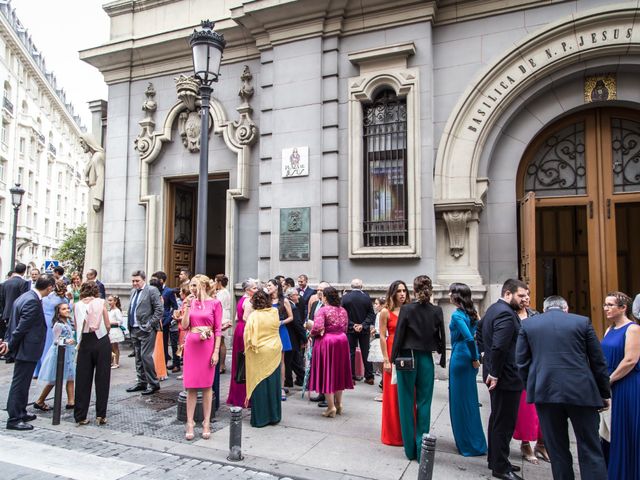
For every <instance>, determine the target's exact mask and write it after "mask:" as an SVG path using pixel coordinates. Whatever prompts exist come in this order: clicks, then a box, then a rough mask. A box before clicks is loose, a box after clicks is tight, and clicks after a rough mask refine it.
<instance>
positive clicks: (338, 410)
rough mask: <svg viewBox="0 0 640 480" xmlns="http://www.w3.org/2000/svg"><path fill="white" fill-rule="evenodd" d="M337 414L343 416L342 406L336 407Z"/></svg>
mask: <svg viewBox="0 0 640 480" xmlns="http://www.w3.org/2000/svg"><path fill="white" fill-rule="evenodd" d="M336 414H337V415H342V405H336Z"/></svg>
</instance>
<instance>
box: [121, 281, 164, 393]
mask: <svg viewBox="0 0 640 480" xmlns="http://www.w3.org/2000/svg"><path fill="white" fill-rule="evenodd" d="M146 278H147V277H146V275H145V273H144V272H143V271H141V270H136V271H135V272H133V273H132V274H131V285H132V286H133V289H132V290H131V297H130V298H131V301H130V303H129V310H128V311H129V314H128V317H127V322H128V324H129V331H130V332H131V341H132V342H133V351H134V353H135V357H136V374H137V379H138V381H137V383H136V384H135V385H134V386H133V387H130V388H127V392H142V395H151V394H152V393H155V392H157V391H158V390H160V382H159V381H158V376H157V375H156V367H155V365H154V363H153V349H154V347H155V344H156V332H158V330H160V329H161V328H162V326H161V325H162V313H163V308H162V300H160V292H159V291H158V289H157V288H155V287H153V288H149V285H147V284H146V282H145V279H146Z"/></svg>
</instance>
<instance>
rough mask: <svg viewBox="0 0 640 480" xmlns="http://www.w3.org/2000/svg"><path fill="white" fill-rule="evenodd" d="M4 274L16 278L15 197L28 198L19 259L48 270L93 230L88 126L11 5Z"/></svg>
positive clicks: (0, 234) (2, 39)
mask: <svg viewBox="0 0 640 480" xmlns="http://www.w3.org/2000/svg"><path fill="white" fill-rule="evenodd" d="M0 84H1V85H3V98H2V118H1V121H2V128H1V130H0V272H2V275H4V274H6V273H7V271H9V270H10V268H11V265H9V263H10V261H11V243H12V232H13V215H14V212H13V206H12V203H11V194H10V193H9V189H10V188H12V187H13V186H14V184H15V183H20V184H21V186H22V188H24V190H25V194H24V196H23V200H22V206H21V207H20V211H19V217H18V231H17V252H16V259H17V261H21V262H23V263H26V264H27V265H29V266H30V267H32V268H33V267H37V268H42V266H43V264H44V261H45V259H51V258H54V257H55V251H56V248H57V247H58V246H59V245H60V243H61V242H62V240H63V239H64V238H65V233H66V231H67V230H68V229H70V228H74V227H76V226H78V225H80V224H83V223H85V222H86V209H87V207H86V205H87V187H86V185H85V183H84V179H83V169H84V165H85V161H86V155H85V154H84V152H83V151H82V149H81V148H80V134H81V133H82V128H83V127H82V126H81V124H80V118H79V117H78V116H77V115H76V114H75V113H74V111H73V107H72V105H71V104H70V103H68V102H67V100H66V98H65V93H64V90H63V89H62V88H61V87H60V86H59V85H57V81H56V77H55V75H54V74H53V73H52V72H51V71H49V70H47V68H46V64H45V60H44V58H43V57H42V54H41V53H40V52H39V51H38V49H37V48H36V46H35V45H34V44H33V42H32V40H31V37H30V35H29V32H28V31H27V29H26V28H25V27H24V26H23V25H22V24H21V23H20V20H19V19H18V18H17V16H16V14H15V11H13V10H12V8H11V4H10V3H1V4H0Z"/></svg>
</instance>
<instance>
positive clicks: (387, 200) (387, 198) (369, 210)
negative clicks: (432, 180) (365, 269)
mask: <svg viewBox="0 0 640 480" xmlns="http://www.w3.org/2000/svg"><path fill="white" fill-rule="evenodd" d="M363 113H364V125H363V127H364V128H363V134H364V138H363V144H364V205H365V207H364V212H365V213H364V225H363V227H364V229H363V234H364V239H363V240H364V241H363V243H364V246H365V247H392V246H403V245H407V244H408V214H407V188H406V178H407V104H406V100H404V99H400V98H398V97H397V96H396V94H395V92H393V91H392V90H384V91H383V92H381V93H380V94H379V95H378V96H377V97H376V98H375V100H374V101H373V103H372V104H370V105H364V106H363Z"/></svg>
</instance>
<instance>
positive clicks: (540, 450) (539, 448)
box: [533, 442, 551, 463]
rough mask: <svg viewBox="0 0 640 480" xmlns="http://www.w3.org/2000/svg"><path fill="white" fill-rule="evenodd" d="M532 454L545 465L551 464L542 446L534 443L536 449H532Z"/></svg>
mask: <svg viewBox="0 0 640 480" xmlns="http://www.w3.org/2000/svg"><path fill="white" fill-rule="evenodd" d="M533 453H534V454H535V456H536V457H537V458H539V459H540V460H543V461H545V462H547V463H551V459H550V458H549V453H548V452H547V449H546V447H545V446H544V445H538V443H537V442H536V447H535V448H534V449H533Z"/></svg>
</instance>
